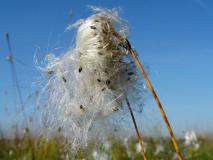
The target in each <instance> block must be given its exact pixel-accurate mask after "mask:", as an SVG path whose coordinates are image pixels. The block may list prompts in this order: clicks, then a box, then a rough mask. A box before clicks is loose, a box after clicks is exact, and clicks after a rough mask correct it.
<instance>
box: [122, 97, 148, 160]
mask: <svg viewBox="0 0 213 160" xmlns="http://www.w3.org/2000/svg"><path fill="white" fill-rule="evenodd" d="M126 103H127V106H128V109H129V112H130V114H131V117H132V121H133V124H134V127H135V131H136V134H137V138H138V142H139V144H140V146H141V148H140V149H141V154H142V156H143V159H144V160H147V155H146V152H145V148H144V145H143V142H142V136H141V135H140V133H139V130H138V126H137V123H136V120H135V116H134V114H133V111H132V108H131V106H130V103H129V100H128V98H127V97H126Z"/></svg>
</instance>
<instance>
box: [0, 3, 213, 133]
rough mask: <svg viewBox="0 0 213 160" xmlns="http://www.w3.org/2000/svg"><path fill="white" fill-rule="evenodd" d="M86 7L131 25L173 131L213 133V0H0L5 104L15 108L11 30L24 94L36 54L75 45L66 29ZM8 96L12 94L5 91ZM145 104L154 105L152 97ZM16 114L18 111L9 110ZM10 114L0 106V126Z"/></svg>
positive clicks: (0, 99) (0, 93) (33, 76)
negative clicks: (116, 14)
mask: <svg viewBox="0 0 213 160" xmlns="http://www.w3.org/2000/svg"><path fill="white" fill-rule="evenodd" d="M88 5H95V6H101V7H106V8H114V7H119V8H121V13H120V15H121V17H122V18H124V19H126V20H127V21H128V23H129V26H130V33H129V39H130V41H131V42H132V44H133V46H134V47H135V49H136V50H137V51H138V53H139V54H140V60H141V61H142V62H143V63H145V64H148V65H149V66H150V79H151V81H152V83H153V86H154V87H155V89H156V91H157V93H158V95H159V98H160V99H161V101H162V104H163V105H164V107H165V110H166V113H167V114H168V117H169V119H170V120H171V123H172V124H173V127H174V128H176V129H178V130H179V131H181V130H183V129H186V128H194V129H196V130H199V131H213V127H212V125H211V124H212V123H213V85H212V82H213V63H212V61H213V1H211V0H161V1H159V0H140V1H139V0H138V1H124V0H123V1H121V0H114V1H113V0H108V1H100V0H96V1H74V0H73V1H72V0H45V1H43V0H20V1H12V0H1V1H0V105H1V106H4V105H5V104H8V105H11V104H12V96H13V90H12V88H13V87H12V86H13V85H12V81H11V71H10V65H9V63H8V62H7V61H6V60H5V56H6V54H7V53H8V50H7V45H6V41H5V38H4V33H5V32H10V36H11V41H12V48H13V53H14V57H15V61H16V67H17V73H18V78H19V81H20V86H21V89H22V92H23V95H24V97H26V96H27V95H29V93H31V92H32V91H33V90H34V89H33V87H32V86H33V85H32V83H33V82H35V81H36V80H37V79H38V76H39V74H38V73H37V72H36V69H35V67H34V65H33V61H34V60H33V57H34V55H35V53H37V54H38V55H39V56H40V57H43V56H44V54H45V53H47V52H50V51H52V50H53V49H54V48H56V47H62V49H61V50H59V51H55V53H59V52H62V51H64V50H65V49H67V48H68V47H70V44H71V41H72V40H73V34H72V33H69V32H64V31H65V28H66V27H67V26H68V25H69V24H70V23H73V22H75V21H76V20H77V19H79V18H85V17H87V16H88V15H89V14H90V11H89V9H88V7H87V6H88ZM5 91H7V94H5ZM149 101H150V102H148V104H147V107H156V105H155V104H154V103H153V102H152V100H151V99H150V100H149ZM11 114H12V113H11ZM7 116H8V115H7V114H6V113H5V112H4V111H3V109H2V107H1V109H0V117H1V118H0V120H1V122H3V121H5V119H6V120H7Z"/></svg>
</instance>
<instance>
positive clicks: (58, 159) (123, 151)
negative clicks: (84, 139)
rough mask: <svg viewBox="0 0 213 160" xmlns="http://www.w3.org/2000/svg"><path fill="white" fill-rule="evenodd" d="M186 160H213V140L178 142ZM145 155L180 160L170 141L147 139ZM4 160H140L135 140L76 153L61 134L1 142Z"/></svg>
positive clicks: (115, 141)
mask: <svg viewBox="0 0 213 160" xmlns="http://www.w3.org/2000/svg"><path fill="white" fill-rule="evenodd" d="M178 143H179V145H180V149H181V152H182V154H183V158H184V159H187V160H211V159H213V139H212V138H204V137H199V138H198V140H197V142H196V143H197V144H198V147H195V146H194V145H188V146H186V145H185V144H184V143H185V140H184V139H179V140H178ZM144 144H145V151H146V153H147V158H148V159H149V160H163V159H164V160H175V159H177V157H176V155H175V152H174V149H173V146H172V143H171V141H170V139H169V138H168V139H167V138H151V137H146V138H145V139H144ZM0 159H1V160H13V159H16V160H65V159H67V160H68V159H79V160H80V159H81V160H82V159H85V160H86V159H88V160H107V159H112V160H125V159H126V160H128V159H131V160H139V159H143V158H142V157H141V154H140V146H139V145H138V143H137V141H136V139H135V138H134V137H131V138H128V139H127V138H125V139H119V138H115V137H114V138H110V139H108V140H107V141H106V142H105V143H103V144H98V143H96V142H89V144H88V146H87V147H84V148H79V149H78V150H77V151H76V152H75V153H74V152H72V150H71V146H70V145H68V144H67V143H66V140H65V139H64V138H62V137H61V136H60V135H59V134H56V135H55V136H52V137H51V138H45V137H42V136H40V137H33V136H31V135H30V132H29V131H28V130H25V133H24V134H23V136H22V137H16V138H14V139H7V138H3V137H1V139H0Z"/></svg>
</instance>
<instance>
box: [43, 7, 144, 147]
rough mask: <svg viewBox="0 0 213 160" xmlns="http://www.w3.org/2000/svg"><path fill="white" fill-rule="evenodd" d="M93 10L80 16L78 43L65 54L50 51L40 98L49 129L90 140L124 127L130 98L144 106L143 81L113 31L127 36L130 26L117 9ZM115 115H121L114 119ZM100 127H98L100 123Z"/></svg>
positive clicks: (84, 141) (139, 107) (76, 143)
mask: <svg viewBox="0 0 213 160" xmlns="http://www.w3.org/2000/svg"><path fill="white" fill-rule="evenodd" d="M92 9H93V15H91V16H90V17H88V18H86V19H82V20H79V21H78V22H76V23H75V24H74V25H72V26H71V27H70V26H69V27H68V28H72V27H73V26H74V27H76V28H77V34H76V46H75V48H73V49H70V50H69V51H68V52H67V53H65V54H64V55H63V56H61V57H55V56H53V55H52V54H49V55H48V56H47V57H46V62H47V63H46V66H45V67H44V68H42V71H43V73H44V75H45V78H46V82H45V83H46V85H45V86H44V88H43V90H42V93H41V95H40V99H39V103H40V104H42V105H43V109H42V110H43V121H44V122H45V124H46V128H47V129H50V130H57V129H58V128H60V130H61V132H62V133H63V135H64V136H65V137H66V138H67V139H69V140H70V142H72V146H74V147H76V146H80V145H86V144H87V140H88V136H92V135H90V133H91V134H92V133H95V132H94V130H96V131H97V132H99V130H101V129H102V128H105V126H102V125H99V124H98V123H103V124H106V125H107V127H106V128H110V126H112V127H113V125H117V126H119V122H118V121H119V120H120V119H124V117H125V116H126V113H127V111H128V110H127V109H126V106H125V101H124V100H125V97H126V96H127V97H128V98H129V99H130V102H132V103H133V104H134V105H133V106H132V107H133V110H135V111H141V110H142V103H143V96H142V94H143V92H144V89H143V87H142V86H143V85H142V81H141V80H140V77H139V76H138V73H137V71H136V66H135V64H134V62H133V60H132V58H131V55H130V54H129V53H128V51H127V50H126V49H125V47H124V44H122V42H120V41H118V40H117V39H116V38H115V37H114V36H113V34H112V33H113V32H117V33H119V34H121V35H123V36H124V37H126V31H127V25H126V23H125V22H123V21H122V20H121V19H120V17H119V16H118V13H117V11H116V10H108V9H102V8H95V7H92ZM115 119H116V120H115ZM97 126H98V127H97Z"/></svg>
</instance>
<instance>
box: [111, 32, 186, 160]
mask: <svg viewBox="0 0 213 160" xmlns="http://www.w3.org/2000/svg"><path fill="white" fill-rule="evenodd" d="M112 34H113V35H114V36H115V37H116V38H117V39H119V40H120V41H123V42H124V43H125V47H126V49H127V50H129V51H130V53H131V55H132V57H133V59H134V61H135V63H136V64H137V66H138V68H139V70H140V72H141V74H142V75H143V77H144V79H145V81H146V83H147V85H148V87H149V90H150V91H151V93H152V96H153V97H154V99H155V102H156V103H157V105H158V108H159V110H160V112H161V115H162V117H163V119H164V122H165V123H166V126H167V129H168V132H169V134H170V136H171V139H172V143H173V145H174V148H175V151H176V153H177V155H178V159H179V160H182V159H183V158H182V155H181V153H180V150H179V147H178V144H177V140H176V138H175V135H174V133H173V131H172V128H171V126H170V123H169V121H168V118H167V116H166V113H165V111H164V109H163V106H162V105H161V103H160V100H159V98H158V96H157V94H156V92H155V90H154V88H153V86H152V84H151V82H150V80H149V78H148V76H147V74H146V72H145V70H144V68H143V66H142V64H141V63H140V61H139V60H138V58H137V56H136V54H135V52H134V51H133V49H132V47H131V45H130V43H129V41H128V40H127V39H125V38H123V37H122V36H121V35H120V34H118V33H117V32H113V33H112Z"/></svg>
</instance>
